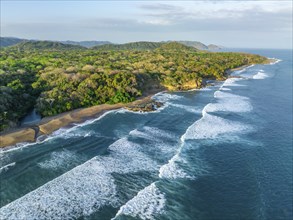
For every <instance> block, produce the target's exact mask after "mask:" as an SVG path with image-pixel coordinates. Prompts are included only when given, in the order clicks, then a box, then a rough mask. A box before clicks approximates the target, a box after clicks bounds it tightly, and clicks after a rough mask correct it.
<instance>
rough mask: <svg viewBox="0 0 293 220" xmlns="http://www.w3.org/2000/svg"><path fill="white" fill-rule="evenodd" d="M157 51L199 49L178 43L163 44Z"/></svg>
mask: <svg viewBox="0 0 293 220" xmlns="http://www.w3.org/2000/svg"><path fill="white" fill-rule="evenodd" d="M157 50H176V51H179V50H180V51H182V50H189V51H196V50H197V49H196V48H194V47H191V46H186V45H184V44H182V43H181V42H180V43H179V42H178V41H174V42H169V43H163V44H162V45H161V46H160V47H159V48H157Z"/></svg>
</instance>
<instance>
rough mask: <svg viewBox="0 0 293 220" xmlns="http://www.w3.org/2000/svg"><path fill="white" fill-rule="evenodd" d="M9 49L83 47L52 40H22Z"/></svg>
mask: <svg viewBox="0 0 293 220" xmlns="http://www.w3.org/2000/svg"><path fill="white" fill-rule="evenodd" d="M9 49H18V50H36V49H37V50H80V49H85V47H82V46H78V45H71V44H62V43H59V42H54V41H24V42H20V43H18V44H15V45H13V46H10V47H9Z"/></svg>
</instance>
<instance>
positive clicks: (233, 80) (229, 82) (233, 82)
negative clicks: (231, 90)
mask: <svg viewBox="0 0 293 220" xmlns="http://www.w3.org/2000/svg"><path fill="white" fill-rule="evenodd" d="M242 80H243V79H242V78H229V79H226V80H225V82H224V83H223V85H222V86H221V87H220V89H221V88H223V87H225V86H245V85H241V84H238V83H236V82H238V81H242Z"/></svg>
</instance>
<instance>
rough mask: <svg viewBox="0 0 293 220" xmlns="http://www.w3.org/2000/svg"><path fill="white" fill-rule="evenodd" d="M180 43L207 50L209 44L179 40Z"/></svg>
mask: <svg viewBox="0 0 293 220" xmlns="http://www.w3.org/2000/svg"><path fill="white" fill-rule="evenodd" d="M177 42H178V43H181V44H184V45H186V46H189V47H194V48H196V49H199V50H207V49H208V46H207V45H205V44H203V43H201V42H199V41H177Z"/></svg>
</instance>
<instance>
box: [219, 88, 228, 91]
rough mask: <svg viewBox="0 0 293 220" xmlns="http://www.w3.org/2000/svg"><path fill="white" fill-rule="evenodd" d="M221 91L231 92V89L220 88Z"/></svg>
mask: <svg viewBox="0 0 293 220" xmlns="http://www.w3.org/2000/svg"><path fill="white" fill-rule="evenodd" d="M220 90H223V91H231V89H229V88H220Z"/></svg>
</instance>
